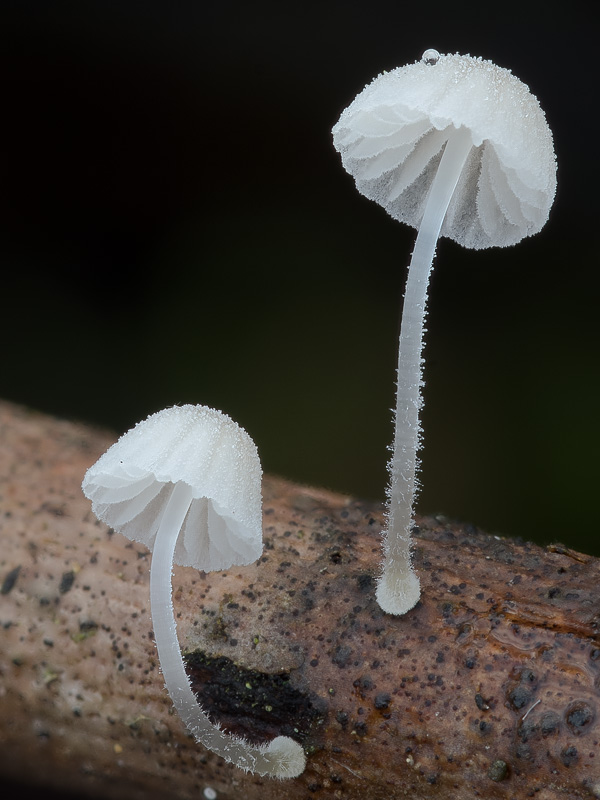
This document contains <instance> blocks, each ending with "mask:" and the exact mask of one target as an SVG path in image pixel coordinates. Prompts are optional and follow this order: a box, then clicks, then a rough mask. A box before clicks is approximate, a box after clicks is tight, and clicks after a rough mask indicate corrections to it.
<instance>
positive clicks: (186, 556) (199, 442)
mask: <svg viewBox="0 0 600 800" xmlns="http://www.w3.org/2000/svg"><path fill="white" fill-rule="evenodd" d="M261 477H262V470H261V466H260V460H259V457H258V452H257V449H256V446H255V444H254V442H253V441H252V439H251V438H250V436H249V435H248V434H247V433H246V431H245V430H244V429H243V428H240V427H239V425H237V424H236V423H235V422H234V421H233V420H232V419H231V418H230V417H228V416H227V415H226V414H223V413H221V412H220V411H215V410H214V409H212V408H207V407H205V406H192V405H185V406H175V407H173V408H167V409H165V410H163V411H159V412H158V413H156V414H153V415H152V416H150V417H148V419H146V420H144V421H143V422H140V423H138V424H137V425H136V426H135V427H134V428H132V429H131V430H130V431H128V432H127V433H125V434H124V435H123V436H121V438H120V439H119V440H118V442H116V443H115V444H114V445H113V446H112V447H110V448H109V450H107V452H106V453H104V455H102V456H101V457H100V458H99V459H98V461H97V462H96V463H95V464H94V465H93V466H92V467H90V469H89V470H88V471H87V473H86V475H85V478H84V480H83V484H82V489H83V492H84V494H85V495H86V497H88V498H89V499H90V500H91V501H92V509H93V511H94V514H95V515H96V516H97V517H98V518H99V519H102V520H104V522H106V523H107V524H108V525H110V526H111V527H113V528H114V529H115V530H116V531H118V532H120V533H122V534H124V535H125V536H127V537H128V538H129V539H133V540H135V541H138V542H142V544H145V545H146V547H148V548H150V549H153V547H154V540H155V538H156V533H157V531H158V528H159V525H160V521H161V516H162V512H163V510H164V508H165V506H166V504H167V500H168V499H169V496H170V494H171V492H172V490H173V486H174V485H175V484H176V483H178V482H179V481H183V482H185V483H187V484H188V485H189V486H190V487H191V488H192V492H193V500H192V503H191V506H190V509H189V512H188V514H187V516H186V519H185V522H184V524H183V527H182V530H181V533H180V535H179V539H178V540H177V545H176V549H175V561H176V562H177V563H178V564H181V565H182V566H190V567H196V568H197V569H205V570H217V569H226V568H228V567H230V566H232V565H233V564H249V563H251V562H252V561H254V560H255V559H257V558H258V557H259V556H260V554H261V552H262V512H261Z"/></svg>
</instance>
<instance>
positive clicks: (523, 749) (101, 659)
mask: <svg viewBox="0 0 600 800" xmlns="http://www.w3.org/2000/svg"><path fill="white" fill-rule="evenodd" d="M115 438H116V437H113V436H112V435H107V434H106V433H102V432H98V431H94V430H91V429H89V428H87V427H85V426H82V425H77V424H73V423H70V422H64V421H57V420H55V419H51V418H49V417H45V416H43V415H40V414H37V413H33V412H30V411H27V410H24V409H21V408H18V407H15V406H12V405H10V404H0V543H1V550H0V587H1V589H0V591H1V594H0V776H1V778H3V779H5V780H6V779H10V780H13V781H18V782H22V783H23V784H26V783H32V782H37V783H38V784H40V785H43V786H44V787H46V788H57V789H59V790H63V791H71V792H75V793H77V794H79V795H80V796H90V797H103V798H128V800H133V799H134V798H144V799H148V800H152V798H163V797H167V796H168V797H170V798H176V800H179V798H181V800H184V799H185V800H187V798H194V800H197V798H218V799H219V800H224V799H225V798H230V799H231V800H233V798H239V797H241V796H243V797H244V800H254V799H255V798H257V799H258V798H260V800H275V798H281V797H282V796H285V797H286V798H289V800H295V799H296V798H302V799H303V800H305V799H307V798H315V800H319V799H321V800H324V798H344V800H354V799H355V798H361V800H389V798H402V797H405V796H406V797H411V798H416V799H417V800H425V799H426V798H427V800H432V799H433V798H448V799H450V798H453V799H454V798H460V800H470V798H479V797H482V798H486V799H487V800H495V799H496V798H498V800H500V799H502V800H512V799H514V800H521V799H522V798H526V797H530V796H531V797H536V798H538V800H565V799H566V798H597V797H600V748H599V745H598V742H599V740H600V717H599V712H600V637H599V623H600V561H599V560H597V559H594V558H592V557H590V556H586V555H582V554H580V553H577V552H574V551H572V550H570V549H568V548H567V547H564V546H560V545H556V546H551V547H547V548H541V547H538V546H536V545H532V544H527V543H523V542H517V541H513V540H507V539H503V538H501V537H498V536H489V535H486V534H484V533H482V532H480V531H478V530H476V529H474V528H473V527H472V526H469V525H457V524H452V523H450V522H448V521H446V520H445V519H443V518H440V517H437V518H424V519H420V520H419V527H418V530H417V531H416V537H415V542H416V546H415V567H416V569H417V571H418V573H419V576H420V578H421V583H422V587H423V596H422V599H421V601H420V602H419V604H418V605H417V607H416V608H415V609H414V610H413V611H411V612H409V613H408V614H406V615H405V616H404V617H392V616H389V615H385V614H383V613H382V612H381V610H380V609H379V607H378V606H377V604H376V602H375V599H374V578H375V576H376V575H377V571H378V565H379V561H380V531H381V527H382V524H383V517H382V509H381V507H379V506H375V505H373V504H369V503H364V502H360V501H358V500H355V499H353V498H351V497H345V496H341V495H337V494H333V493H330V492H326V491H322V490H315V489H309V488H304V487H301V486H297V485H294V484H291V483H289V482H285V481H282V480H278V479H273V478H265V481H264V533H265V549H264V553H263V556H262V557H261V559H259V561H258V562H257V563H256V564H254V565H252V566H249V567H245V568H235V569H232V570H228V571H226V572H222V573H211V574H204V573H201V572H197V571H195V570H192V569H183V568H176V569H175V573H174V578H173V587H174V604H175V610H176V614H177V616H178V631H179V637H180V642H181V645H182V648H183V650H184V653H185V654H186V660H187V668H188V672H189V674H190V676H191V678H192V682H193V686H194V688H195V690H196V691H197V693H198V695H199V697H200V700H201V703H202V704H203V706H204V707H205V709H206V710H207V711H208V712H209V713H210V715H211V716H212V717H213V719H214V720H218V721H219V722H220V723H221V724H222V725H223V726H224V727H225V728H226V729H228V730H230V731H232V732H234V733H238V734H243V735H244V736H246V737H247V738H249V739H251V740H253V741H255V742H260V741H265V740H266V739H269V738H272V737H273V736H276V735H278V734H285V735H289V736H293V737H294V738H295V739H297V740H298V741H300V742H301V743H302V745H303V746H304V748H305V751H306V753H307V756H308V766H307V769H306V771H305V773H304V774H303V775H302V776H301V777H300V778H298V779H296V780H294V781H290V782H287V783H286V784H285V786H283V785H282V784H281V783H279V782H277V781H272V780H269V779H265V778H258V777H256V776H253V775H246V774H244V773H243V772H241V771H240V770H238V769H236V768H234V767H232V766H230V765H227V764H225V763H224V762H223V761H222V760H221V759H220V758H218V757H216V756H214V755H212V754H211V753H209V752H207V751H206V750H205V749H204V748H203V747H201V746H199V745H197V744H196V743H195V742H194V741H193V740H192V739H191V738H190V737H189V736H188V735H187V734H186V730H185V728H184V727H183V725H182V723H181V722H180V720H179V718H178V717H177V716H176V715H174V714H173V713H172V710H171V703H170V701H169V698H168V695H167V694H166V692H165V690H164V687H163V681H162V677H161V674H160V670H159V667H158V663H157V658H156V651H155V647H154V643H153V636H152V621H151V619H150V613H149V565H150V558H151V556H150V555H149V554H148V553H147V552H146V551H145V550H144V549H143V548H142V547H141V546H140V545H137V544H132V543H130V542H128V541H127V540H125V539H124V538H123V537H121V536H119V535H118V534H114V533H112V532H111V531H110V530H108V529H107V528H106V526H105V525H103V524H101V523H99V522H97V521H96V520H95V518H94V517H93V515H92V513H91V510H90V504H89V502H88V501H87V500H86V499H85V498H84V497H83V495H82V493H81V491H80V484H81V480H82V478H83V474H84V472H85V470H86V469H87V467H88V466H90V465H91V464H92V463H93V462H94V461H95V460H96V458H97V457H98V456H99V455H100V454H101V453H102V452H103V451H104V450H105V449H106V448H107V447H108V446H109V445H110V444H111V443H112V441H114V439H115ZM210 790H212V791H210Z"/></svg>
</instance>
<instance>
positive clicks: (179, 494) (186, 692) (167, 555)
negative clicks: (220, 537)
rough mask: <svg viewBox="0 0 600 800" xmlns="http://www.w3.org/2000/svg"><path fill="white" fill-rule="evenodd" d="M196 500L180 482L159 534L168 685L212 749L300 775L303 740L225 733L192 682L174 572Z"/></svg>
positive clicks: (159, 635)
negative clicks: (254, 741)
mask: <svg viewBox="0 0 600 800" xmlns="http://www.w3.org/2000/svg"><path fill="white" fill-rule="evenodd" d="M191 502H192V490H191V488H190V487H189V486H188V485H187V484H185V483H177V484H175V486H174V487H173V491H172V493H171V496H170V498H169V502H168V504H167V507H166V508H165V511H164V514H163V517H162V519H161V523H160V527H159V530H158V533H157V535H156V542H155V545H154V551H153V554H152V566H151V568H150V605H151V609H152V624H153V627H154V637H155V640H156V646H157V648H158V658H159V661H160V666H161V669H162V672H163V676H164V679H165V684H166V686H167V690H168V692H169V694H170V695H171V699H172V701H173V705H174V706H175V708H176V709H177V712H178V713H179V716H180V717H181V719H182V720H183V721H184V722H185V724H186V726H187V727H188V729H189V730H190V731H191V733H193V734H194V736H195V737H196V739H197V740H198V741H199V742H200V743H201V744H203V745H204V746H205V747H207V748H208V749H209V750H212V751H213V752H214V753H217V754H218V755H220V756H221V757H222V758H224V759H225V760H226V761H230V762H232V763H233V764H235V765H236V766H237V767H240V768H241V769H243V770H246V771H247V772H257V773H258V774H259V775H269V776H271V777H274V778H295V777H297V776H298V775H300V774H301V773H302V772H303V771H304V767H305V765H306V758H305V755H304V751H303V749H302V747H301V746H300V745H299V744H298V742H295V741H294V740H293V739H290V738H289V737H287V736H278V737H277V738H275V739H273V741H272V742H269V744H266V745H260V746H257V747H253V746H252V745H250V744H249V743H248V742H247V741H246V740H245V739H242V738H240V737H237V736H230V735H229V734H227V733H224V732H223V731H222V730H221V729H220V728H219V727H218V726H215V725H213V724H212V722H211V721H210V719H209V718H208V717H207V716H206V714H205V713H204V711H203V710H202V708H201V707H200V705H199V704H198V701H197V700H196V696H195V694H194V693H193V692H192V689H191V687H190V681H189V678H188V676H187V673H186V671H185V668H184V664H183V658H182V656H181V650H180V647H179V641H178V639H177V627H176V624H175V617H174V615H173V600H172V592H171V572H172V567H173V555H174V552H175V544H176V542H177V537H178V536H179V531H180V530H181V526H182V525H183V522H184V520H185V517H186V514H187V512H188V509H189V507H190V503H191Z"/></svg>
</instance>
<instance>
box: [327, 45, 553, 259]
mask: <svg viewBox="0 0 600 800" xmlns="http://www.w3.org/2000/svg"><path fill="white" fill-rule="evenodd" d="M430 52H434V51H427V52H426V54H425V55H427V53H430ZM436 55H437V54H436ZM461 126H463V127H465V128H467V129H468V130H469V132H470V135H471V139H472V142H473V146H472V148H471V151H470V154H469V156H468V158H467V162H466V164H465V167H464V169H463V172H462V174H461V177H460V179H459V182H458V185H457V187H456V191H455V193H454V196H453V198H452V200H451V202H450V205H449V207H448V211H447V214H446V218H445V220H444V224H443V226H442V230H441V235H442V236H447V237H449V238H451V239H454V240H455V241H456V242H458V243H459V244H462V245H464V246H465V247H472V248H484V247H491V246H501V247H503V246H506V245H511V244H515V243H516V242H518V241H520V240H521V239H522V238H523V237H525V236H531V235H532V234H534V233H537V232H538V231H539V230H540V229H541V228H542V227H543V225H544V224H545V222H546V220H547V219H548V215H549V212H550V207H551V206H552V202H553V200H554V195H555V192H556V158H555V155H554V147H553V142H552V133H551V131H550V128H549V127H548V124H547V122H546V117H545V115H544V112H543V111H542V109H541V108H540V105H539V103H538V101H537V99H536V98H535V97H534V96H533V95H532V94H531V92H530V91H529V88H528V87H527V86H526V85H525V84H524V83H522V82H521V81H520V80H519V79H518V78H516V77H515V76H514V75H513V74H512V72H510V70H507V69H504V68H502V67H497V66H496V65H495V64H493V63H492V62H491V61H485V60H483V59H481V58H474V57H472V56H468V55H467V56H462V55H458V54H455V55H441V56H439V58H438V59H437V61H436V60H435V59H433V58H431V57H430V58H427V59H424V60H422V61H418V62H416V63H415V64H410V65H408V66H405V67H399V68H397V69H395V70H392V71H391V72H386V73H383V74H382V75H380V76H379V77H377V78H375V80H373V82H372V83H370V84H369V85H368V86H366V87H365V89H363V91H362V92H361V93H360V94H359V95H358V96H357V97H356V98H355V99H354V101H353V102H352V103H351V104H350V105H349V106H348V108H346V109H345V111H343V112H342V115H341V117H340V119H339V121H338V122H337V124H336V125H335V126H334V128H333V142H334V145H335V147H336V149H337V150H338V151H339V153H340V154H341V157H342V163H343V165H344V167H345V169H346V170H347V171H348V172H349V173H350V174H351V175H352V176H353V177H354V179H355V182H356V186H357V188H358V190H359V191H360V192H361V193H362V194H364V195H365V196H366V197H368V198H370V199H371V200H374V201H375V202H377V203H379V204H380V205H382V206H383V207H384V208H385V209H386V211H387V212H388V213H389V214H390V215H391V216H392V217H394V218H395V219H397V220H399V221H401V222H405V223H407V224H409V225H412V226H413V227H415V228H418V227H419V225H420V223H421V219H422V217H423V212H424V207H425V201H426V199H427V194H428V191H429V188H430V186H431V183H432V181H433V178H434V176H435V172H436V170H437V166H438V164H439V161H440V158H441V154H442V151H443V148H444V146H445V144H446V142H447V140H448V138H449V137H450V136H451V135H452V132H453V130H456V129H458V128H460V127H461Z"/></svg>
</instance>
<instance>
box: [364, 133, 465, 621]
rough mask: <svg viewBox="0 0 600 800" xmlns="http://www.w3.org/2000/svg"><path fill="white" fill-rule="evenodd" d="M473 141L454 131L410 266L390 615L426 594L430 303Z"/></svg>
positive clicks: (385, 604) (387, 557) (391, 507)
mask: <svg viewBox="0 0 600 800" xmlns="http://www.w3.org/2000/svg"><path fill="white" fill-rule="evenodd" d="M472 145H473V142H472V139H471V135H470V133H469V132H468V131H467V130H466V129H465V128H459V129H458V130H456V129H453V132H452V134H451V135H450V138H449V139H448V141H447V142H446V147H445V149H444V152H443V154H442V158H441V161H440V164H439V167H438V171H437V173H436V176H435V178H434V180H433V183H432V185H431V189H430V192H429V197H428V198H427V204H426V206H425V213H424V214H423V220H422V221H421V226H420V228H419V233H418V235H417V240H416V242H415V249H414V250H413V255H412V259H411V262H410V267H409V270H408V280H407V283H406V293H405V295H404V306H403V310H402V325H401V331H400V346H399V352H398V391H397V398H396V432H395V437H394V453H393V457H392V459H391V461H390V465H389V467H390V479H391V480H390V488H389V492H388V510H387V516H388V527H387V532H386V534H385V539H384V545H383V549H384V563H383V573H382V575H381V577H380V579H379V583H378V585H377V592H376V597H377V602H378V603H379V605H380V606H381V608H382V609H383V610H384V611H386V612H387V613H389V614H405V613H406V612H407V611H409V610H410V609H411V608H412V607H413V606H414V605H416V603H417V602H418V600H419V597H420V593H421V591H420V584H419V579H418V577H417V576H416V575H415V573H414V572H413V568H412V564H411V553H410V548H411V539H410V530H411V526H412V519H413V504H414V498H415V478H416V472H417V466H418V460H417V450H418V449H419V446H420V443H421V424H420V421H419V411H420V409H421V405H422V399H421V386H422V385H423V375H422V355H421V353H422V350H423V329H424V322H425V304H426V301H427V287H428V285H429V277H430V275H431V269H432V265H433V257H434V254H435V248H436V244H437V240H438V236H439V234H440V230H441V227H442V223H443V222H444V217H445V216H446V211H447V210H448V205H449V203H450V200H451V199H452V195H453V194H454V190H455V189H456V184H457V183H458V179H459V177H460V173H461V172H462V169H463V167H464V164H465V161H466V160H467V157H468V155H469V152H470V150H471V147H472Z"/></svg>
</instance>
